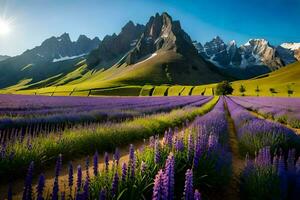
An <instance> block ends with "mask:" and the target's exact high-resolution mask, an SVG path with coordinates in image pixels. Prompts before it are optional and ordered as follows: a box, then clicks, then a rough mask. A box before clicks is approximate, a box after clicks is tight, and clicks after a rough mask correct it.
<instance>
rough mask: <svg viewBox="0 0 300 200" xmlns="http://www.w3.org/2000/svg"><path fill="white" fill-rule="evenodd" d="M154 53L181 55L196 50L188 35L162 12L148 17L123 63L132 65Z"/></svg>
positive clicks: (176, 22)
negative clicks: (170, 52) (164, 52)
mask: <svg viewBox="0 0 300 200" xmlns="http://www.w3.org/2000/svg"><path fill="white" fill-rule="evenodd" d="M156 51H175V52H178V53H181V54H186V55H188V54H193V55H196V54H197V50H196V48H195V47H194V45H193V42H192V40H191V38H190V37H189V35H188V34H186V33H185V32H184V31H183V30H182V28H181V25H180V22H179V21H173V19H172V17H171V16H170V15H169V14H168V13H166V12H164V13H162V14H161V15H160V14H158V13H157V14H156V15H155V16H152V17H150V19H149V21H148V23H147V24H146V28H145V31H144V32H143V34H142V36H141V38H140V40H139V41H138V42H137V45H136V46H135V48H134V49H133V50H132V51H131V52H130V53H129V55H128V56H127V58H126V59H125V62H126V63H127V64H134V63H136V62H138V61H139V60H140V59H143V58H145V57H147V56H149V55H151V54H153V53H154V52H156Z"/></svg>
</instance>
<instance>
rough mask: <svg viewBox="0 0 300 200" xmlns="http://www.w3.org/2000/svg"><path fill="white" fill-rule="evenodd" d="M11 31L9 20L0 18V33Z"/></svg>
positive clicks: (5, 33) (4, 33)
mask: <svg viewBox="0 0 300 200" xmlns="http://www.w3.org/2000/svg"><path fill="white" fill-rule="evenodd" d="M10 31H11V27H10V23H9V21H6V20H3V19H1V18H0V35H7V34H9V33H10Z"/></svg>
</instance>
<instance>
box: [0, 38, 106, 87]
mask: <svg viewBox="0 0 300 200" xmlns="http://www.w3.org/2000/svg"><path fill="white" fill-rule="evenodd" d="M99 43H100V40H99V39H98V38H94V39H93V40H91V39H89V38H87V37H86V36H84V35H81V36H80V37H79V38H78V40H77V41H76V42H72V41H71V40H70V37H69V35H68V34H66V33H64V34H63V35H61V36H60V37H51V38H49V39H47V40H45V41H44V42H43V43H42V44H41V45H40V46H38V47H35V48H33V49H31V50H27V51H25V52H24V53H23V54H21V55H19V56H15V57H11V58H8V59H6V60H4V61H2V62H0V74H5V76H0V88H4V87H8V86H11V85H15V84H18V83H20V82H23V83H24V80H26V84H28V83H35V82H39V81H41V80H44V79H48V78H50V77H52V76H57V75H59V74H60V75H61V76H63V75H65V74H66V73H69V72H71V71H73V70H75V69H76V68H77V67H76V63H77V62H79V61H80V60H82V58H83V57H84V55H86V54H88V53H89V52H90V51H91V50H93V49H95V48H96V47H97V46H98V44H99Z"/></svg>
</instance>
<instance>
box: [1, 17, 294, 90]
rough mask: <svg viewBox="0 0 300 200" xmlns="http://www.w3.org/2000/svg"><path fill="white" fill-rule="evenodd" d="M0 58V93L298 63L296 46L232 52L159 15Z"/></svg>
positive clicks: (253, 45)
mask: <svg viewBox="0 0 300 200" xmlns="http://www.w3.org/2000/svg"><path fill="white" fill-rule="evenodd" d="M1 59H2V57H1V56H0V74H3V75H0V88H5V87H10V86H13V87H15V88H17V89H31V88H41V87H49V86H55V87H57V86H69V87H70V88H81V87H84V88H85V89H88V88H103V87H112V86H114V87H115V86H118V85H144V84H189V85H195V84H206V83H213V82H218V81H221V80H234V79H241V78H251V77H254V76H257V75H261V74H264V73H268V72H270V71H273V70H276V69H279V68H281V67H283V66H285V65H287V64H289V63H292V62H295V61H297V60H299V59H300V43H284V44H282V45H280V46H272V45H270V44H269V42H268V41H266V40H264V39H251V40H249V41H248V42H247V43H246V44H244V45H241V46H239V47H238V46H237V45H236V42H235V41H231V42H229V43H228V44H226V43H225V42H224V41H223V40H222V39H221V38H220V37H215V38H214V39H212V41H210V42H207V43H205V44H203V45H202V44H200V43H199V42H196V41H193V40H192V39H191V38H190V36H189V35H188V34H187V33H186V32H185V31H184V30H183V29H182V27H181V25H180V22H179V21H175V20H173V19H172V17H171V16H170V15H168V14H167V13H162V14H156V15H155V16H152V17H151V18H150V19H149V21H148V22H147V24H146V25H141V24H134V23H133V22H132V21H129V22H128V23H127V24H126V25H125V26H124V27H123V28H122V30H121V32H120V33H119V34H113V35H107V36H105V37H104V38H103V40H102V41H100V40H99V38H97V37H96V38H94V39H90V38H88V37H86V36H84V35H81V36H80V37H79V38H78V40H77V41H71V40H70V37H69V35H68V34H67V33H64V34H63V35H61V36H59V37H51V38H49V39H47V40H45V41H44V42H43V43H42V44H41V45H40V46H38V47H35V48H33V49H31V50H27V51H25V52H24V53H23V54H21V55H19V56H16V57H11V58H5V60H2V61H1Z"/></svg>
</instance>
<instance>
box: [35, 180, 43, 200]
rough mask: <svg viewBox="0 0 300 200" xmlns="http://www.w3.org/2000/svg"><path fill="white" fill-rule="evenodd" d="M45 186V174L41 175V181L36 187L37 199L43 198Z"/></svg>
mask: <svg viewBox="0 0 300 200" xmlns="http://www.w3.org/2000/svg"><path fill="white" fill-rule="evenodd" d="M44 187H45V176H44V175H43V174H41V175H40V177H39V182H38V185H37V187H36V194H37V200H43V192H44Z"/></svg>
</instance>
